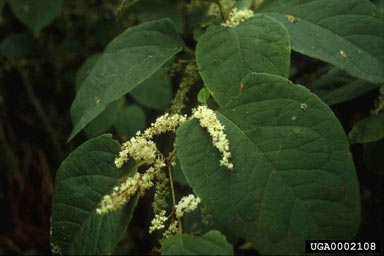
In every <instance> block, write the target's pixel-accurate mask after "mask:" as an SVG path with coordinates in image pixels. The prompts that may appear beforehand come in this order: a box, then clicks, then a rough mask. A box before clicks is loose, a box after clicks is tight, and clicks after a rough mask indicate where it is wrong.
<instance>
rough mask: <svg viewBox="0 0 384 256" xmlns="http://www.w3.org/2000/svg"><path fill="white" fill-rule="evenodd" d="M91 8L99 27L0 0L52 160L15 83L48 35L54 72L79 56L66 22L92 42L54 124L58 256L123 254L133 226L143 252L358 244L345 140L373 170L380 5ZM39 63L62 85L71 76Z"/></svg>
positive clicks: (12, 62)
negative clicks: (347, 109)
mask: <svg viewBox="0 0 384 256" xmlns="http://www.w3.org/2000/svg"><path fill="white" fill-rule="evenodd" d="M92 3H93V6H95V9H97V10H98V11H100V10H103V11H106V10H108V11H106V12H107V13H109V15H110V17H108V16H103V17H102V18H101V19H99V18H95V17H94V16H92V15H89V16H86V15H85V16H86V18H84V20H83V21H82V22H84V24H82V25H77V24H75V22H72V20H71V18H69V17H71V15H72V14H68V9H67V8H68V7H69V6H71V4H73V5H74V6H75V7H74V9H73V10H77V9H79V10H80V9H81V8H83V7H84V6H85V5H86V4H85V3H80V2H79V3H71V4H69V3H65V1H61V0H54V1H53V0H51V1H47V0H35V1H26V0H7V1H6V3H5V2H3V1H2V0H0V14H1V12H2V11H3V9H4V8H5V9H7V8H8V9H9V10H12V13H13V15H14V17H15V18H16V19H17V20H18V21H19V22H20V24H19V25H21V24H24V25H25V26H26V28H27V29H29V30H31V32H32V33H31V32H30V31H28V30H27V31H24V32H19V31H16V32H15V31H10V32H9V33H8V34H7V35H6V36H5V37H4V39H2V40H1V41H0V54H1V56H2V57H1V58H2V60H3V59H4V63H5V65H4V70H13V69H14V70H16V72H17V73H19V74H20V77H21V79H22V81H23V83H24V84H25V86H26V90H27V92H28V95H29V96H30V97H31V98H32V99H33V100H32V104H33V106H34V108H35V109H36V112H37V113H38V116H39V118H40V119H41V122H42V123H43V126H44V127H46V128H45V129H46V130H47V133H48V134H49V138H50V140H51V141H52V144H53V145H54V148H55V152H58V154H64V153H62V152H61V151H62V150H61V147H62V146H61V145H62V144H61V143H63V139H62V138H60V136H58V135H57V132H56V131H55V128H54V127H53V126H52V124H51V123H50V120H49V118H48V117H47V116H48V115H47V114H46V113H45V111H44V108H43V106H42V105H43V104H41V103H40V102H39V101H38V99H37V98H36V95H35V93H34V91H33V88H32V85H31V83H30V82H28V81H29V78H32V77H33V74H34V73H36V72H34V71H40V72H41V70H42V68H41V67H42V66H39V65H38V64H36V63H37V61H36V60H38V59H39V58H40V56H39V54H40V53H42V54H47V53H46V52H44V51H43V50H42V49H44V43H43V42H44V41H43V39H44V37H45V36H46V34H49V33H48V32H46V31H49V30H50V29H52V28H51V27H50V26H52V27H54V28H60V27H64V28H65V31H66V34H65V40H64V41H63V43H62V44H61V45H60V46H57V47H56V48H54V49H55V50H54V51H53V52H54V54H53V55H55V58H57V59H62V60H63V62H65V61H64V58H68V59H71V58H74V59H75V57H73V56H77V55H76V54H78V53H76V52H71V49H77V48H76V47H74V46H77V47H81V44H82V42H81V41H79V39H78V37H75V36H72V35H73V34H75V32H74V31H76V29H77V28H76V27H77V26H79V27H81V29H84V28H90V27H92V26H93V25H95V24H96V25H95V30H96V32H95V33H93V31H92V30H90V31H92V32H90V33H89V34H94V38H93V39H92V40H94V41H92V40H90V42H87V43H89V44H90V45H92V44H96V45H98V47H95V48H94V49H93V50H90V51H88V50H84V51H85V52H84V53H83V61H82V64H81V65H77V67H76V69H75V71H76V72H74V71H73V72H72V74H71V76H69V77H70V78H68V79H69V80H70V81H71V85H72V86H73V87H72V89H73V91H74V93H75V95H70V97H68V98H67V99H70V100H71V101H72V104H71V106H70V110H69V105H67V106H66V107H67V108H66V109H61V107H60V108H59V110H58V111H57V114H56V115H57V116H59V115H60V114H63V115H66V116H68V118H67V121H69V119H71V120H72V124H73V126H72V131H71V132H69V131H65V133H66V135H69V136H67V138H66V139H67V143H69V144H68V145H71V148H70V150H69V149H68V150H65V154H67V153H68V151H72V152H71V153H69V154H68V156H67V157H66V158H65V160H63V158H64V157H63V155H60V157H59V160H58V161H60V162H61V161H62V160H63V161H62V162H61V164H60V167H59V168H58V170H57V173H56V180H55V188H54V192H53V200H52V209H51V221H50V228H51V229H50V246H51V251H52V252H53V253H54V254H64V255H67V254H69V255H78V254H92V255H105V254H117V253H122V254H132V253H135V252H137V251H135V250H136V249H137V248H135V245H133V244H135V243H134V242H133V240H134V239H137V238H135V235H132V234H133V233H132V232H129V231H128V232H127V230H128V228H129V225H130V223H131V224H132V223H135V227H136V228H137V226H139V227H140V229H141V232H138V233H140V235H137V236H140V237H141V239H142V240H143V239H146V241H150V243H149V245H148V247H150V248H146V249H145V251H144V252H143V251H140V253H141V254H148V253H149V252H152V253H157V254H160V253H161V254H163V255H192V254H193V255H208V254H212V255H217V254H220V255H233V254H242V253H244V251H242V250H244V248H247V247H249V246H245V245H249V244H251V247H252V248H254V249H253V250H254V251H253V253H258V254H262V255H264V254H266V255H302V254H303V253H304V249H305V247H304V246H305V243H304V241H305V240H312V239H313V240H330V239H336V240H348V239H354V238H358V235H359V234H358V230H359V227H360V225H363V224H364V222H362V223H361V219H362V217H361V208H360V207H361V202H362V200H364V198H363V197H360V187H359V180H358V176H357V175H356V169H358V166H357V165H356V166H355V164H354V161H353V159H352V153H353V151H352V153H351V148H350V145H351V144H358V143H363V146H362V148H363V149H364V160H363V161H366V162H367V163H366V165H367V166H370V167H369V168H370V169H372V170H374V171H375V173H379V174H380V175H382V171H380V170H378V169H380V168H382V167H379V168H377V167H376V166H374V165H371V162H374V161H376V160H377V158H378V157H377V156H374V153H375V152H374V151H375V150H373V149H372V148H376V147H379V146H380V145H381V144H382V139H383V138H384V125H383V124H384V119H383V115H384V113H383V106H384V103H383V99H384V96H383V95H384V94H383V92H384V90H383V89H379V88H384V87H383V85H384V31H383V29H382V28H383V27H384V12H383V11H382V5H381V4H380V2H379V1H373V2H370V1H368V0H340V1H334V0H310V1H304V0H268V1H249V0H239V1H235V0H219V1H204V0H190V1H176V0H162V1H159V0H135V1H127V0H123V1H111V3H108V4H107V3H103V4H102V5H103V6H97V4H96V3H95V2H93V1H92ZM103 8H104V9H103ZM8 9H7V10H8ZM86 9H87V8H85V9H84V10H86ZM3 13H4V11H3ZM95 13H96V11H95ZM7 15H8V14H7ZM60 15H61V16H64V18H62V17H60ZM81 15H83V13H81ZM81 15H80V16H81ZM113 15H114V17H113ZM0 19H2V17H1V16H0ZM55 19H56V20H55ZM45 33H46V34H45ZM51 41H54V40H53V39H52V40H51ZM91 41H92V42H91ZM79 45H80V46H79ZM49 47H54V46H49ZM49 47H48V48H47V49H48V50H47V51H48V52H49V49H50V48H49ZM85 48H86V47H85ZM38 50H39V51H41V52H38V53H36V51H38ZM80 52H81V50H80ZM59 53H62V54H61V55H60V54H59ZM68 56H72V57H68ZM52 63H53V64H54V65H56V66H54V65H53V64H52V65H51V66H52V68H53V69H55V70H56V71H55V74H56V75H57V76H59V75H60V72H61V71H63V70H65V69H66V66H65V64H63V63H60V62H55V61H52ZM49 64H51V63H49ZM78 64H80V63H78ZM48 66H49V65H48ZM308 66H310V67H309V68H308ZM37 73H38V72H37ZM301 84H303V85H301ZM65 90H66V89H61V92H62V91H65ZM377 92H379V94H377ZM0 93H2V91H0ZM380 93H381V95H380ZM0 96H1V95H0ZM364 97H368V101H369V103H368V104H366V105H367V107H366V108H365V109H362V110H360V109H358V110H357V111H361V112H362V111H365V112H364V114H363V115H361V116H357V117H356V116H354V118H355V119H353V122H352V121H350V122H349V123H345V122H344V121H343V119H342V118H340V109H338V106H340V104H351V102H354V101H356V100H360V99H363V98H364ZM369 97H370V98H369ZM364 99H365V98H364ZM0 100H1V97H0ZM0 103H1V101H0ZM57 104H59V103H57ZM53 105H55V102H54V103H53ZM342 106H344V105H342ZM359 113H360V112H359ZM354 114H355V113H354ZM69 116H70V117H69ZM350 119H352V118H350ZM56 127H57V126H56ZM0 128H1V129H0V131H2V126H0ZM104 133H111V134H112V135H111V134H104ZM346 134H348V137H347V136H346ZM0 135H2V133H0ZM84 135H85V136H84ZM112 137H115V138H116V139H118V140H119V141H121V144H120V143H119V142H118V141H116V140H114V139H113V138H112ZM0 138H2V136H0ZM79 144H80V145H79ZM72 146H73V147H72ZM356 146H358V145H353V147H356ZM360 146H361V145H360ZM74 147H76V148H75V149H74V150H73V148H74ZM353 147H352V148H353ZM7 152H8V151H7ZM361 158H363V157H361ZM380 166H383V165H382V164H380ZM152 197H153V200H152ZM151 205H152V207H151ZM135 209H136V210H135ZM143 209H144V210H143ZM140 216H141V221H139V222H135V219H138V218H140ZM363 216H364V214H363ZM138 223H139V224H138ZM142 230H144V231H145V233H143V231H142ZM159 230H161V232H159ZM127 241H128V242H127ZM124 246H127V247H128V248H125V247H124Z"/></svg>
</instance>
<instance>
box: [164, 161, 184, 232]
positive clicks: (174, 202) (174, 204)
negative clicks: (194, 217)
mask: <svg viewBox="0 0 384 256" xmlns="http://www.w3.org/2000/svg"><path fill="white" fill-rule="evenodd" d="M168 175H169V183H170V185H171V194H172V202H173V208H174V209H175V208H176V197H175V189H174V187H173V179H172V171H171V165H169V164H168ZM178 222H179V233H180V235H181V234H183V226H182V225H181V221H180V220H178Z"/></svg>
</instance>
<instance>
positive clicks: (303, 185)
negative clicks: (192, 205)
mask: <svg viewBox="0 0 384 256" xmlns="http://www.w3.org/2000/svg"><path fill="white" fill-rule="evenodd" d="M242 82H243V84H244V87H243V92H242V94H241V95H239V96H238V97H236V98H234V99H233V100H232V101H230V102H228V103H227V104H226V105H224V106H222V107H221V108H220V109H219V110H218V111H217V115H218V118H219V119H220V121H221V122H222V124H223V125H224V126H225V132H226V134H227V138H228V140H229V143H230V145H229V149H230V152H231V154H232V158H231V160H232V162H233V164H234V170H233V171H228V170H226V169H225V168H224V167H221V166H219V160H220V159H221V155H220V153H219V151H218V150H217V149H216V148H215V147H213V145H212V139H211V138H210V136H209V134H208V133H207V131H206V129H203V128H201V127H200V126H199V122H198V120H196V119H192V120H190V121H187V122H186V123H184V124H183V125H182V126H181V127H180V128H179V129H178V130H177V140H176V144H177V149H178V157H179V159H180V163H181V166H182V169H183V172H184V174H185V176H186V178H187V181H188V183H189V184H190V185H191V187H192V188H193V191H194V192H195V194H196V195H197V196H199V197H200V198H201V199H202V201H203V202H204V203H205V205H206V206H207V207H208V208H209V210H210V211H211V212H212V214H213V215H214V217H215V218H216V219H217V220H218V222H220V223H221V224H223V225H224V226H226V227H227V228H228V229H229V230H231V231H232V232H233V233H235V234H237V235H239V236H240V237H243V238H245V239H246V240H248V241H250V242H252V243H253V244H254V245H255V247H256V248H257V249H258V250H259V251H260V252H261V253H262V254H284V255H287V254H294V255H297V254H300V253H303V252H304V244H305V243H304V240H306V239H351V238H352V237H353V236H354V235H355V233H356V230H357V227H358V224H359V217H360V209H359V207H360V202H359V187H358V183H357V178H356V174H355V169H354V165H353V162H352V158H351V153H350V152H349V148H348V147H349V144H348V141H347V138H346V136H345V134H344V131H343V129H342V127H341V125H340V123H339V122H338V120H337V118H336V117H335V116H334V114H333V113H332V111H331V110H330V109H329V107H328V106H327V105H325V104H324V103H323V102H322V101H321V100H320V99H319V98H318V97H317V96H315V95H314V94H312V93H310V92H309V91H308V89H306V88H305V87H303V86H300V85H294V84H292V83H290V82H289V81H288V80H285V79H284V78H282V77H278V76H274V75H269V74H257V73H254V74H250V75H248V76H247V77H246V78H245V79H244V80H243V81H242ZM302 104H305V106H303V105H302Z"/></svg>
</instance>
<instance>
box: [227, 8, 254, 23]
mask: <svg viewBox="0 0 384 256" xmlns="http://www.w3.org/2000/svg"><path fill="white" fill-rule="evenodd" d="M252 17H253V11H252V10H249V9H245V10H240V11H238V10H237V8H233V9H232V11H231V12H230V14H229V19H228V20H227V21H226V22H225V23H222V24H221V25H222V26H224V27H237V26H238V25H239V24H240V23H242V22H244V21H245V20H247V19H249V18H252Z"/></svg>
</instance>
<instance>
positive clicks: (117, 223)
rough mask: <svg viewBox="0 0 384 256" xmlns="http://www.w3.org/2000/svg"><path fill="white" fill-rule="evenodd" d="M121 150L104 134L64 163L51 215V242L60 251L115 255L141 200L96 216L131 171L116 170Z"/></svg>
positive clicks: (116, 143) (63, 252) (79, 148)
mask: <svg viewBox="0 0 384 256" xmlns="http://www.w3.org/2000/svg"><path fill="white" fill-rule="evenodd" d="M119 151H120V144H119V143H118V142H116V141H114V140H113V139H112V138H111V135H102V136H99V137H97V138H94V139H91V140H89V141H87V142H85V143H84V144H82V145H81V146H80V147H78V148H77V149H76V150H75V151H73V152H72V153H71V154H70V155H69V156H68V157H67V159H66V160H64V161H63V163H62V164H61V166H60V168H59V170H58V172H57V176H56V185H55V193H54V197H53V203H52V216H51V218H52V219H51V238H50V241H51V246H52V248H53V249H55V250H56V251H59V252H61V253H62V254H65V255H67V254H73V255H81V254H87V255H95V254H98V255H106V254H110V253H111V252H113V250H114V248H115V246H116V245H117V243H118V242H119V240H120V238H121V236H122V235H123V233H124V232H125V230H126V229H127V226H128V223H129V221H130V219H131V217H132V212H133V208H134V206H135V204H136V201H137V200H136V199H135V200H132V201H131V202H130V203H129V204H128V205H127V206H125V207H124V208H123V209H122V210H119V211H116V212H112V213H109V214H106V215H98V214H96V208H97V207H98V205H99V203H100V201H101V199H102V197H103V196H104V195H106V194H109V193H111V191H112V188H113V187H114V186H116V185H117V184H118V183H119V179H120V178H121V177H123V176H126V175H127V174H128V172H129V170H130V169H129V167H123V168H121V169H117V168H116V167H115V165H114V158H115V157H116V156H117V155H118V153H119ZM127 166H128V165H127ZM131 173H133V172H132V171H131Z"/></svg>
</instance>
